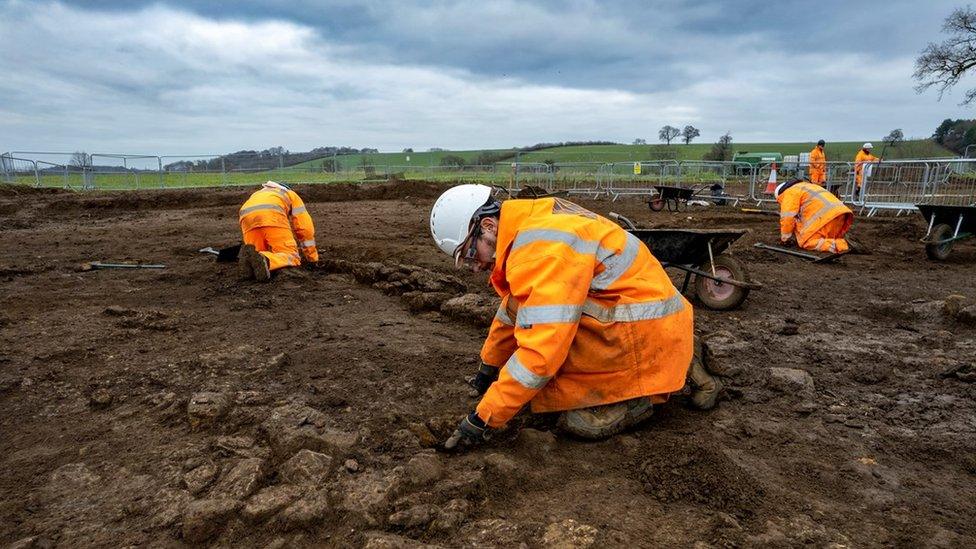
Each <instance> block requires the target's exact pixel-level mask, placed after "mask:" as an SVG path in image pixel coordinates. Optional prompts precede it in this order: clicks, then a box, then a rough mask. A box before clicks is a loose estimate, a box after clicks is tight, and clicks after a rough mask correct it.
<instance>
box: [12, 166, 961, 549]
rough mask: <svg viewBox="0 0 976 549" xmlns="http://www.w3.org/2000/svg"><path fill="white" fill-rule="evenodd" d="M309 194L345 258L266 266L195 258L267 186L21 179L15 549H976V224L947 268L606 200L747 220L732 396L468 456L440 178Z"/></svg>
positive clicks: (478, 291)
mask: <svg viewBox="0 0 976 549" xmlns="http://www.w3.org/2000/svg"><path fill="white" fill-rule="evenodd" d="M298 190H299V192H300V193H301V194H302V195H303V196H304V197H305V199H306V201H307V203H308V206H309V211H311V212H312V215H313V216H314V218H315V221H316V224H317V227H318V236H317V240H318V242H319V246H320V249H321V251H322V257H323V261H322V262H321V265H320V266H319V267H318V268H316V269H295V270H291V271H287V272H282V273H281V274H280V275H277V276H276V277H275V279H274V280H273V281H272V282H271V283H270V284H257V283H253V282H238V281H237V279H236V266H235V265H233V264H219V263H216V262H215V261H214V259H213V256H209V255H205V254H201V253H198V252H197V251H196V250H197V249H198V248H201V247H204V246H214V247H220V246H222V245H228V244H232V243H234V242H236V241H237V240H238V238H239V234H238V232H237V231H238V229H237V218H236V205H237V204H239V203H240V202H242V201H243V199H244V198H245V196H246V193H247V192H248V191H249V190H248V189H220V190H199V191H171V192H145V191H141V192H138V193H125V194H122V193H119V194H73V193H66V192H30V191H26V190H23V189H19V188H10V187H6V188H0V234H2V235H3V238H2V240H0V301H2V308H0V433H2V436H0V460H2V467H0V470H2V471H3V473H2V474H0V543H4V544H11V543H17V544H18V546H20V547H30V546H37V547H46V546H63V547H74V546H113V547H115V546H129V545H136V544H139V545H143V544H145V545H153V546H182V545H197V544H216V545H225V546H226V545H235V546H237V545H244V546H271V547H284V546H298V547H301V546H335V547H362V546H367V547H376V548H378V547H416V546H421V545H422V544H430V545H438V546H468V547H491V546H497V547H512V546H519V545H524V546H527V547H637V546H640V547H660V546H669V547H670V546H678V547H691V546H695V547H711V546H714V547H769V546H779V547H795V546H800V545H807V546H814V547H825V546H834V547H842V546H844V547H890V546H922V547H962V546H972V545H974V544H976V522H974V521H973V516H974V508H976V500H974V498H973V494H976V457H974V456H976V435H974V433H976V305H974V303H976V276H974V273H976V246H973V245H972V243H971V242H970V243H961V244H960V245H959V246H958V250H957V251H955V252H954V254H953V256H952V258H951V260H950V261H948V262H946V263H938V264H937V263H932V262H929V261H927V260H926V259H925V258H924V252H923V250H922V248H921V246H920V245H919V244H918V242H917V238H918V237H919V236H920V235H921V234H924V226H923V225H922V223H921V221H920V220H919V219H916V218H914V217H901V218H888V219H870V220H865V219H859V220H858V221H857V222H856V224H855V227H854V232H855V233H856V234H857V236H858V237H859V238H860V239H861V240H862V241H863V242H864V243H865V244H867V245H869V246H870V247H871V248H873V250H874V254H873V255H869V256H849V257H845V258H843V259H842V260H841V261H840V262H838V263H836V264H831V265H815V264H811V263H806V262H804V261H802V260H799V259H792V258H786V257H781V256H774V255H770V254H769V253H767V252H762V251H760V250H756V249H754V248H752V244H753V243H755V242H758V241H762V242H766V243H769V244H773V243H775V240H776V237H777V233H778V230H777V227H776V222H777V220H776V218H775V217H768V216H750V215H748V214H743V213H740V212H738V211H737V210H735V209H733V208H710V209H696V210H692V211H689V212H681V213H651V212H650V211H649V210H648V209H647V207H646V206H645V205H643V204H642V203H640V202H638V201H636V200H635V201H623V200H621V201H618V202H616V203H611V202H608V201H591V200H581V201H580V202H581V203H582V204H583V205H585V206H586V207H588V208H590V209H592V210H594V211H596V212H598V213H601V214H606V213H607V212H608V211H611V210H614V211H618V212H622V213H625V214H626V215H628V216H630V217H631V218H632V219H635V220H636V221H639V222H640V223H642V224H643V225H645V226H648V227H690V228H727V227H731V228H748V229H751V230H752V232H751V233H749V234H747V235H746V236H745V237H744V238H743V239H742V240H740V241H739V242H737V243H736V244H735V246H734V247H733V251H734V254H735V256H736V257H738V258H740V259H742V260H743V261H745V262H746V264H747V266H748V268H749V270H750V273H751V276H752V278H753V279H754V280H756V281H758V282H760V283H762V284H763V285H764V288H763V289H762V290H758V291H754V292H753V293H752V294H751V295H750V296H749V298H748V299H747V300H746V302H745V304H744V305H743V307H742V308H741V309H739V310H735V311H729V312H715V311H709V310H705V309H704V308H702V307H698V306H696V313H697V314H696V330H697V332H698V333H699V334H701V335H703V336H704V337H706V338H707V340H708V342H709V344H710V348H711V356H710V360H711V361H712V363H713V364H714V366H715V368H716V369H718V370H720V371H722V372H723V375H724V382H725V386H726V389H725V391H724V394H723V398H722V401H721V402H720V405H719V406H718V408H717V409H715V410H713V411H711V412H706V413H702V412H696V411H693V410H691V409H690V408H689V407H688V406H687V405H686V402H685V400H686V399H685V397H684V396H679V397H675V398H672V399H671V401H670V402H669V403H667V404H666V405H664V406H662V407H661V408H660V409H658V410H657V411H656V412H655V414H654V416H653V417H652V418H651V420H650V421H649V422H648V423H647V424H645V425H643V426H641V427H639V428H637V429H635V430H632V431H630V432H627V433H625V434H623V435H620V436H616V437H613V438H612V439H610V440H607V441H603V442H596V443H593V442H584V441H579V440H574V439H572V438H567V437H565V436H563V435H561V434H559V433H557V432H556V431H555V429H554V421H553V418H551V417H532V416H530V415H527V414H524V415H521V416H519V417H518V418H517V419H516V420H515V421H514V422H513V426H512V428H510V429H508V430H505V431H502V432H499V433H497V434H496V436H495V437H494V438H493V439H492V441H491V442H490V443H489V444H488V445H487V446H486V447H484V448H481V449H478V450H476V451H473V452H471V453H468V454H465V455H446V454H443V453H440V452H437V451H436V450H435V449H434V447H435V446H436V443H437V442H438V441H439V440H442V439H443V438H444V437H446V436H447V435H448V434H449V433H450V431H451V429H452V428H453V426H454V425H455V424H456V422H457V421H458V420H459V419H460V418H461V417H462V415H463V414H465V413H466V412H468V411H469V410H471V408H472V407H473V405H474V404H475V401H474V400H473V399H472V398H471V397H470V396H469V389H468V388H467V386H466V385H465V384H464V380H465V378H466V377H468V376H469V375H471V374H472V373H473V372H474V371H475V370H476V369H477V364H478V359H477V353H478V350H479V348H480V345H481V341H482V338H483V337H484V335H485V328H484V326H485V322H486V320H487V319H488V318H490V316H491V314H492V311H493V310H494V306H495V305H494V304H495V301H494V299H493V298H492V296H491V294H490V292H489V290H488V287H487V285H486V281H485V279H484V277H483V276H475V275H472V274H469V273H458V272H455V271H453V270H452V269H451V267H450V264H449V261H448V260H447V258H446V257H444V256H442V255H440V254H439V252H438V251H437V250H436V248H435V247H434V246H433V245H432V242H431V240H430V236H429V233H428V227H427V214H428V212H429V208H430V206H431V204H432V202H433V199H434V197H436V196H437V194H438V193H439V192H440V190H441V187H440V186H438V185H436V184H427V183H409V184H401V185H385V186H383V185H380V186H372V187H368V188H361V187H354V186H342V187H338V186H336V187H330V186H317V187H309V188H304V189H303V188H299V189H298ZM90 261H111V262H125V261H132V262H134V261H138V262H145V263H162V264H165V265H166V268H165V269H163V270H95V271H88V272H85V271H80V270H79V269H78V266H79V265H80V264H82V263H84V262H90ZM676 280H677V276H676Z"/></svg>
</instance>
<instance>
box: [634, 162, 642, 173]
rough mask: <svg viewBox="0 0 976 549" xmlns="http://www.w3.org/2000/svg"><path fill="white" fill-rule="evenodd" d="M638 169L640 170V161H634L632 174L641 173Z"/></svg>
mask: <svg viewBox="0 0 976 549" xmlns="http://www.w3.org/2000/svg"><path fill="white" fill-rule="evenodd" d="M640 170H641V163H640V162H634V175H640V173H641V172H640Z"/></svg>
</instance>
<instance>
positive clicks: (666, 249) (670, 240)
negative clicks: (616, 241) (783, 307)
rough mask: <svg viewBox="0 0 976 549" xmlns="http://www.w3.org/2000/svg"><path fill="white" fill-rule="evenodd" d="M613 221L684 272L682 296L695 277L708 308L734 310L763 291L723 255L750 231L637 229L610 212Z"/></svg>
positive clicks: (668, 265)
mask: <svg viewBox="0 0 976 549" xmlns="http://www.w3.org/2000/svg"><path fill="white" fill-rule="evenodd" d="M610 218H611V219H614V220H615V221H617V222H618V223H620V224H621V225H622V226H623V227H624V228H625V229H627V231H628V232H629V233H631V234H633V235H634V236H636V237H637V238H639V239H640V240H641V241H642V242H643V243H644V244H646V245H647V247H648V248H649V249H650V250H651V253H652V254H654V257H655V258H657V260H658V261H660V262H661V265H662V266H664V268H672V269H678V270H680V271H683V272H684V273H685V276H684V281H683V282H682V284H681V293H686V292H687V291H688V286H689V285H690V282H691V275H695V292H696V293H697V294H698V299H699V300H700V301H701V302H702V304H703V305H705V307H707V308H709V309H713V310H716V311H727V310H729V309H735V308H736V307H738V306H739V305H741V304H742V302H743V301H745V299H746V297H748V296H749V292H750V291H751V290H758V289H760V288H762V284H758V283H756V282H752V281H751V280H750V278H749V273H748V271H747V270H746V267H745V265H744V264H743V263H742V262H741V261H739V260H738V259H736V258H734V257H732V256H731V255H729V254H726V253H724V252H725V251H726V250H728V249H729V247H730V246H731V245H732V243H733V242H735V241H736V240H738V239H739V238H741V237H742V235H744V234H746V233H747V232H749V230H748V229H638V228H637V226H636V225H634V224H633V223H632V222H631V221H630V220H629V219H627V218H626V217H624V216H622V215H619V214H614V213H611V214H610Z"/></svg>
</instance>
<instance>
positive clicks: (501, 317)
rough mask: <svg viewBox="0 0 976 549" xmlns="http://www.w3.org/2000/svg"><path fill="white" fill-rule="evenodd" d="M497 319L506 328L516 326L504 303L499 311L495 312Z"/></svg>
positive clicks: (499, 307)
mask: <svg viewBox="0 0 976 549" xmlns="http://www.w3.org/2000/svg"><path fill="white" fill-rule="evenodd" d="M495 318H496V319H498V321H499V322H501V323H502V324H504V325H506V326H515V323H514V322H512V317H510V316H508V311H507V310H506V309H505V302H502V304H501V305H499V306H498V310H497V311H496V312H495Z"/></svg>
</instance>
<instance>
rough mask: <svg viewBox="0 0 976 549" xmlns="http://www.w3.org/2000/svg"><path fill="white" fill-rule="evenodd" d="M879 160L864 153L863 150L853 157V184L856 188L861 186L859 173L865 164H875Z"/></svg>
mask: <svg viewBox="0 0 976 549" xmlns="http://www.w3.org/2000/svg"><path fill="white" fill-rule="evenodd" d="M878 160H881V159H880V158H878V157H877V156H874V155H873V154H871V153H869V152H864V149H861V150H859V151H857V156H855V157H854V182H855V183H857V186H858V187H860V186H861V173H862V172H863V171H864V163H865V162H877V161H878Z"/></svg>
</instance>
